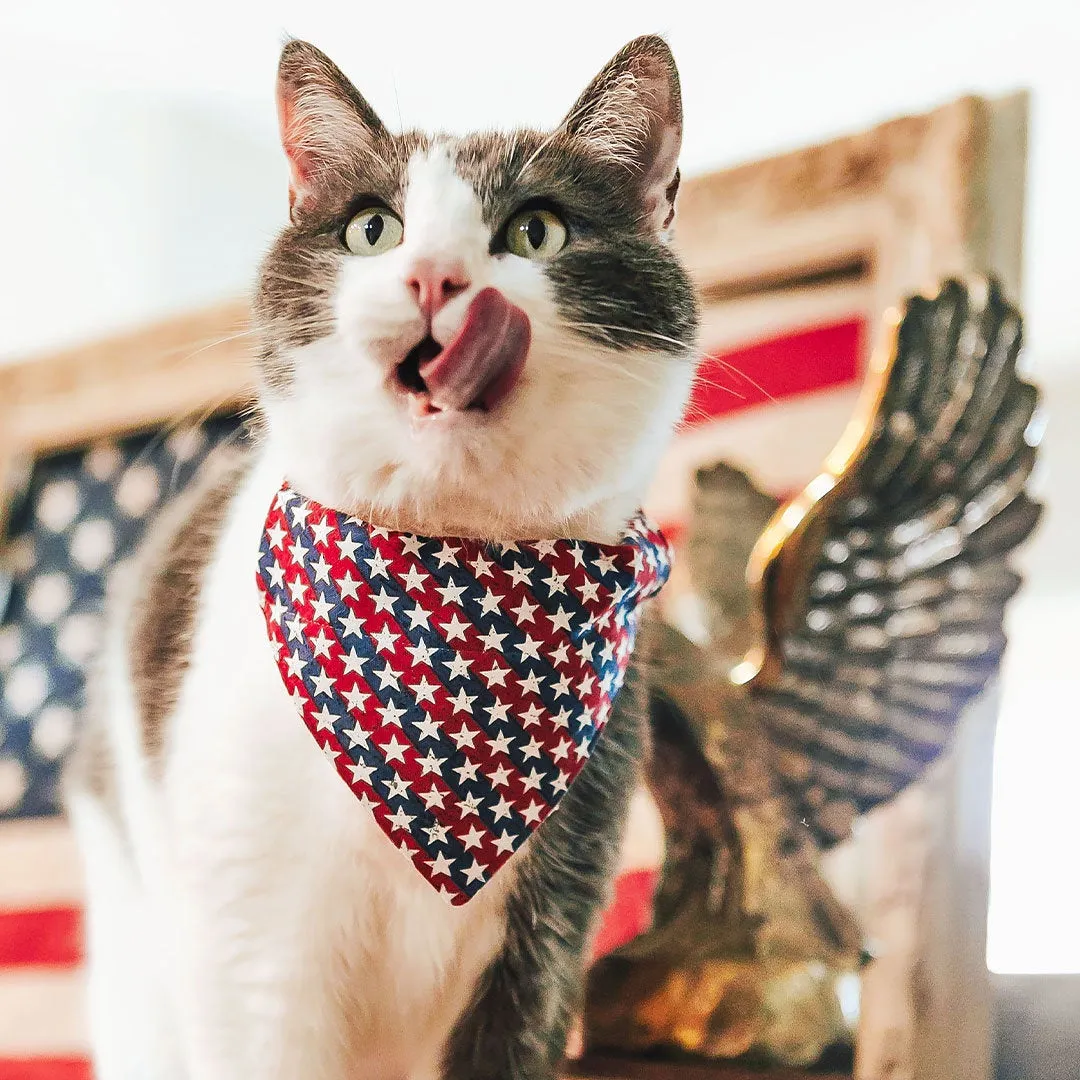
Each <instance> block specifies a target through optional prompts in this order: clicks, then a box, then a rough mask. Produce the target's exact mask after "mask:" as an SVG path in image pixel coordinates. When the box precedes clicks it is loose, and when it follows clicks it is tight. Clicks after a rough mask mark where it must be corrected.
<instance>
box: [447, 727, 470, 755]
mask: <svg viewBox="0 0 1080 1080" xmlns="http://www.w3.org/2000/svg"><path fill="white" fill-rule="evenodd" d="M447 734H448V735H449V736H450V738H451V739H453V740H454V742H455V743H457V748H458V749H459V750H460V749H461V748H462V747H463V746H467V747H468V748H469V749H470V750H474V749H475V747H474V746H473V743H474V742H475V741H476V732H475V731H470V730H469V729H468V728H467V727H466V726H465V725H464V724H462V725H461V727H460V728H459V729H458V730H457V731H450V732H447Z"/></svg>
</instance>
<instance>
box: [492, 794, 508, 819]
mask: <svg viewBox="0 0 1080 1080" xmlns="http://www.w3.org/2000/svg"><path fill="white" fill-rule="evenodd" d="M512 809H513V807H512V806H511V805H510V803H508V802H507V801H506V797H505V796H501V797H500V798H499V801H498V804H497V805H495V806H493V807H492V808H491V812H492V813H493V814H494V815H495V820H496V821H502V819H503V818H508V817H509V816H510V811H511V810H512Z"/></svg>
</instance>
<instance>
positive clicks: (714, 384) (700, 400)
mask: <svg viewBox="0 0 1080 1080" xmlns="http://www.w3.org/2000/svg"><path fill="white" fill-rule="evenodd" d="M865 340H866V323H865V321H864V320H862V319H851V320H849V321H847V322H840V323H833V324H832V325H830V326H815V327H811V328H810V329H807V330H797V331H794V332H793V333H790V334H781V335H779V336H777V337H774V338H769V339H768V340H767V341H759V342H755V343H754V344H753V345H746V346H743V347H742V348H739V349H732V350H730V351H726V352H719V353H713V354H712V355H710V356H706V357H705V358H704V359H703V360H702V361H701V364H700V365H699V366H698V372H697V378H696V379H695V381H694V389H693V391H692V393H691V395H690V404H689V405H688V406H687V409H686V413H685V415H684V417H683V425H682V426H683V427H684V428H685V427H694V426H695V425H697V424H703V423H708V422H709V421H710V420H714V419H715V418H716V417H718V416H725V415H727V414H729V413H734V412H740V411H742V410H743V409H748V408H750V407H752V406H754V405H761V404H763V403H765V402H767V401H771V400H774V399H776V400H781V399H784V398H793V397H799V396H800V395H802V394H810V393H814V392H815V391H818V390H828V389H830V388H832V387H837V386H846V385H848V384H850V383H854V382H858V381H859V379H860V378H861V375H862V368H863V349H864V343H865Z"/></svg>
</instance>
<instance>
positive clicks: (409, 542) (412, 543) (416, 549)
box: [401, 533, 424, 558]
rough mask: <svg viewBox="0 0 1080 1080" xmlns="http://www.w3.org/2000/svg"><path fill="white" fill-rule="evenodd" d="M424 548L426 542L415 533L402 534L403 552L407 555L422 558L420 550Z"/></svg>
mask: <svg viewBox="0 0 1080 1080" xmlns="http://www.w3.org/2000/svg"><path fill="white" fill-rule="evenodd" d="M423 546H424V542H423V541H422V540H421V539H420V538H419V537H418V536H415V535H414V534H413V533H402V534H401V550H402V551H403V552H404V553H405V554H406V555H415V556H416V557H417V558H420V549H421V548H422V547H423Z"/></svg>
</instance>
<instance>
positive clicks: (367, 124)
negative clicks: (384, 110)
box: [277, 41, 387, 220]
mask: <svg viewBox="0 0 1080 1080" xmlns="http://www.w3.org/2000/svg"><path fill="white" fill-rule="evenodd" d="M277 109H278V124H279V127H280V129H281V145H282V147H283V148H284V150H285V156H286V157H287V158H288V160H289V213H290V216H291V217H292V218H293V219H294V220H295V219H296V215H297V213H298V212H300V211H301V210H303V209H305V208H307V207H308V206H309V205H310V204H311V203H312V202H313V201H314V200H315V199H316V198H317V196H318V193H319V190H320V188H321V187H322V186H323V185H324V184H325V182H326V181H327V180H328V179H330V178H332V177H333V176H334V174H335V173H337V172H339V171H340V170H341V169H342V168H343V167H344V166H345V165H346V164H347V163H348V162H349V161H350V160H351V159H354V158H355V157H356V154H357V151H358V150H361V149H362V148H364V147H365V146H371V147H373V146H374V144H375V143H376V142H377V141H378V140H380V139H382V138H385V137H387V131H386V128H385V127H384V126H383V123H382V121H381V120H380V119H379V118H378V116H376V115H375V111H374V110H373V109H372V108H371V106H370V105H369V104H368V103H367V102H366V101H365V100H364V99H363V97H362V96H361V95H360V93H359V92H358V91H357V89H356V87H354V86H353V84H352V83H351V82H349V80H348V79H347V78H346V77H345V76H344V75H343V74H342V72H341V70H340V69H339V68H338V66H337V65H336V64H335V63H334V62H333V61H332V60H331V59H330V58H329V57H328V56H326V54H325V53H323V52H321V51H320V50H319V49H316V48H315V46H314V45H310V44H308V42H306V41H290V42H288V43H287V44H286V45H285V47H284V48H283V49H282V50H281V60H280V61H279V63H278V76H277Z"/></svg>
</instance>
